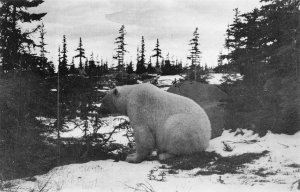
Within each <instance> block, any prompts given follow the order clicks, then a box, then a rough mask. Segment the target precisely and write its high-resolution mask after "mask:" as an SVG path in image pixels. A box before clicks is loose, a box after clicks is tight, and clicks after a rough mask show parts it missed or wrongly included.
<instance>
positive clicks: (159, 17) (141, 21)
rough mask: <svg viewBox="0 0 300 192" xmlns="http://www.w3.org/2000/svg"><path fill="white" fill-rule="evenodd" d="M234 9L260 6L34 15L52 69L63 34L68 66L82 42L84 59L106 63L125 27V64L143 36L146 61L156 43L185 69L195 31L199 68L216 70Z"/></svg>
mask: <svg viewBox="0 0 300 192" xmlns="http://www.w3.org/2000/svg"><path fill="white" fill-rule="evenodd" d="M236 7H237V8H239V9H240V10H241V12H248V11H251V10H253V9H254V8H255V7H259V0H45V2H44V3H43V4H42V5H40V6H39V7H38V8H37V9H35V10H34V11H35V12H47V15H46V16H45V17H44V19H43V22H44V25H45V28H46V31H47V35H46V39H45V40H46V43H47V44H48V45H47V47H46V49H47V50H48V51H49V52H50V53H49V54H48V56H49V58H50V59H51V60H53V61H54V63H55V64H56V63H57V62H56V61H57V54H58V53H57V49H58V46H60V45H61V43H62V36H63V35H64V34H65V35H66V37H67V45H68V47H67V48H68V51H69V53H68V56H69V61H71V58H72V56H74V55H75V54H76V52H75V51H74V50H75V49H76V48H77V47H78V43H79V37H82V41H83V47H84V48H85V50H86V56H88V57H90V55H91V53H92V52H94V56H95V57H96V56H97V55H99V60H100V59H101V58H103V59H104V60H106V59H107V60H108V62H109V63H111V62H112V60H113V59H112V55H113V54H114V48H115V47H116V45H115V44H114V39H115V38H116V37H117V36H118V30H119V29H120V27H121V25H122V24H124V25H125V29H126V31H127V35H126V37H125V38H126V39H125V41H126V43H127V44H128V45H127V50H128V51H129V53H127V54H126V56H125V58H126V60H127V61H129V60H131V59H132V60H133V61H134V63H135V61H136V49H137V46H138V45H140V42H141V36H144V38H145V44H146V55H147V58H146V59H147V61H148V60H149V56H150V55H151V54H153V51H152V50H153V48H154V46H155V43H156V39H157V38H158V39H159V40H160V45H161V49H162V54H163V56H166V55H167V53H168V52H169V53H170V57H172V56H173V57H174V59H176V58H177V59H178V60H182V61H183V62H184V63H185V61H186V57H187V54H188V50H189V45H188V44H189V40H190V39H191V38H192V34H193V32H194V30H195V28H196V27H198V28H199V33H200V50H201V51H202V55H201V63H202V64H204V63H207V65H209V66H215V65H216V64H217V56H218V54H219V52H220V50H221V49H222V47H223V44H224V39H225V31H226V28H227V25H228V24H230V23H231V22H232V19H233V15H234V12H233V9H234V8H236ZM75 63H77V61H75Z"/></svg>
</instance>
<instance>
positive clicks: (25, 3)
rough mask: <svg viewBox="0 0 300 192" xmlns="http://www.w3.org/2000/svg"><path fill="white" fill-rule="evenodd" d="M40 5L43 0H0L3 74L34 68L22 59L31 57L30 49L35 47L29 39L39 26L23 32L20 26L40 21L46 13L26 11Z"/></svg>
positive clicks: (0, 44)
mask: <svg viewBox="0 0 300 192" xmlns="http://www.w3.org/2000/svg"><path fill="white" fill-rule="evenodd" d="M41 3H43V0H35V1H30V0H22V1H8V0H0V5H1V6H0V32H1V33H0V34H1V35H0V57H1V64H2V68H3V70H4V72H7V71H9V70H14V69H20V68H28V67H29V66H30V67H31V68H36V66H34V64H35V63H31V62H30V63H29V62H26V61H24V60H25V59H24V58H29V57H30V58H32V57H33V55H32V54H31V53H30V48H31V47H33V46H35V43H34V41H33V40H32V39H30V35H31V34H32V33H34V32H36V31H37V30H38V28H39V26H38V27H35V28H34V29H33V30H32V31H26V32H24V30H23V29H22V27H21V25H20V24H21V23H31V22H33V21H39V20H41V19H42V17H44V16H45V15H46V13H39V14H35V13H30V12H29V11H27V9H28V8H32V7H37V6H39V5H40V4H41ZM33 59H34V58H33ZM31 60H32V59H31ZM28 65H29V66H28Z"/></svg>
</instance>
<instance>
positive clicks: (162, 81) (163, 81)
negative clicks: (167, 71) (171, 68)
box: [157, 75, 184, 87]
mask: <svg viewBox="0 0 300 192" xmlns="http://www.w3.org/2000/svg"><path fill="white" fill-rule="evenodd" d="M181 79H184V77H183V76H181V75H164V76H160V77H159V78H158V79H157V82H158V84H157V86H159V87H160V86H171V85H173V82H174V81H175V80H176V81H179V80H181Z"/></svg>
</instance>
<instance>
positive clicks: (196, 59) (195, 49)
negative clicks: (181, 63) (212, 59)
mask: <svg viewBox="0 0 300 192" xmlns="http://www.w3.org/2000/svg"><path fill="white" fill-rule="evenodd" d="M190 45H191V49H190V55H189V56H188V59H189V60H191V70H192V71H193V74H190V78H191V79H194V80H195V81H197V79H199V78H200V74H199V73H201V66H200V54H201V51H200V50H199V32H198V27H197V28H196V29H195V31H194V33H193V38H192V39H191V40H190ZM200 81H201V80H200Z"/></svg>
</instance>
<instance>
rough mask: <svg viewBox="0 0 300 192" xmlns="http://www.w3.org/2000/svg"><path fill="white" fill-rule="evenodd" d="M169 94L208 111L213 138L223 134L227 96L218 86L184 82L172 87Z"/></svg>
mask: <svg viewBox="0 0 300 192" xmlns="http://www.w3.org/2000/svg"><path fill="white" fill-rule="evenodd" d="M168 92H170V93H175V94H178V95H182V96H185V97H188V98H190V99H193V100H194V101H195V102H197V103H198V104H199V105H200V106H201V107H203V108H204V110H205V111H206V113H207V115H208V117H209V119H210V122H211V128H212V138H215V137H218V136H220V135H221V134H222V132H223V129H224V126H225V125H224V124H225V119H224V118H225V109H224V104H225V103H224V101H225V100H226V99H227V94H226V93H224V92H223V91H221V90H220V89H219V88H218V87H217V86H215V85H210V84H204V83H200V82H195V81H184V82H180V83H177V84H175V85H173V86H171V87H170V88H169V89H168Z"/></svg>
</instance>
